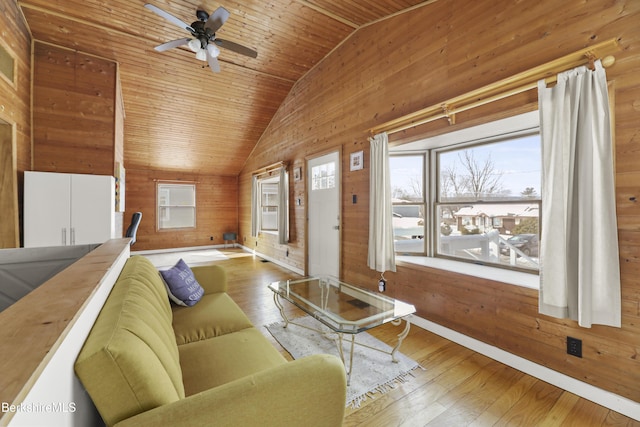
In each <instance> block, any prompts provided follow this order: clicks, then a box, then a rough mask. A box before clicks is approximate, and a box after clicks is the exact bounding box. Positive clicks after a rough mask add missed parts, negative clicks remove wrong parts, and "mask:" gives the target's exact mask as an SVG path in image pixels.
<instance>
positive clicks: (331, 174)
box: [311, 162, 336, 191]
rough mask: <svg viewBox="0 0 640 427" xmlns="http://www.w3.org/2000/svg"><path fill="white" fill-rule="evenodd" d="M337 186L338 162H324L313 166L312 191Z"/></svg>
mask: <svg viewBox="0 0 640 427" xmlns="http://www.w3.org/2000/svg"><path fill="white" fill-rule="evenodd" d="M335 186H336V164H335V163H334V162H329V163H323V164H321V165H317V166H314V167H313V168H311V191H314V190H327V189H330V188H335Z"/></svg>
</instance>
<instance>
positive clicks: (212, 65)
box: [207, 52, 220, 73]
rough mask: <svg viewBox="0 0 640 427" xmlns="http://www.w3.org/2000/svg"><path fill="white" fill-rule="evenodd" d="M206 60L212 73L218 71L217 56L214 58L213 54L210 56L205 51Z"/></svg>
mask: <svg viewBox="0 0 640 427" xmlns="http://www.w3.org/2000/svg"><path fill="white" fill-rule="evenodd" d="M207 62H208V63H209V68H211V71H213V72H214V73H219V72H220V63H219V62H218V58H216V57H215V56H211V55H210V54H209V52H207Z"/></svg>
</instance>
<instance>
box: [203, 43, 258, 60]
mask: <svg viewBox="0 0 640 427" xmlns="http://www.w3.org/2000/svg"><path fill="white" fill-rule="evenodd" d="M213 42H214V43H215V44H217V45H218V46H220V47H222V48H225V49H229V50H231V51H234V52H236V53H240V54H242V55H246V56H249V57H251V58H257V57H258V52H256V51H255V50H253V49H249V48H248V47H244V46H242V45H240V44H238V43H234V42H230V41H229V40H222V39H215V40H214V41H213Z"/></svg>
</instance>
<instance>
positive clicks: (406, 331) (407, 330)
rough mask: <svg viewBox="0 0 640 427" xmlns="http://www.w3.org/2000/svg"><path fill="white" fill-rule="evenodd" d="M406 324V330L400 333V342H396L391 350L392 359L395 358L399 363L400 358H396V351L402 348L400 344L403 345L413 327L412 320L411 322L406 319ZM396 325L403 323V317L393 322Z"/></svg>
mask: <svg viewBox="0 0 640 427" xmlns="http://www.w3.org/2000/svg"><path fill="white" fill-rule="evenodd" d="M405 322H406V325H405V327H404V330H403V331H402V332H401V333H400V334H398V344H396V346H395V347H393V350H391V360H393V361H394V362H395V363H398V359H396V352H397V351H398V350H399V349H400V346H401V345H402V341H403V340H404V339H405V338H406V337H407V335H409V329H410V328H411V322H409V321H408V320H406V319H405ZM391 323H392V324H393V325H394V326H398V325H400V324H401V323H402V319H397V320H394V321H392V322H391Z"/></svg>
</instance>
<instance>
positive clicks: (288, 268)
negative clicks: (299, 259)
mask: <svg viewBox="0 0 640 427" xmlns="http://www.w3.org/2000/svg"><path fill="white" fill-rule="evenodd" d="M238 246H239V247H240V248H242V249H243V250H244V251H246V252H249V253H252V254H254V255H255V256H257V257H260V258H262V259H266V260H267V261H269V262H272V263H274V264H276V265H279V266H280V267H282V268H286V269H287V270H291V271H293V272H294V273H297V274H299V275H301V276H304V270H302V269H300V268H296V267H292V266H290V265H289V264H286V263H284V262H282V261H280V260H278V259H275V258H271V257H270V256H268V255H265V254H263V253H260V252H258V251H256V250H255V249H251V248H248V247H246V246H242V245H238Z"/></svg>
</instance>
